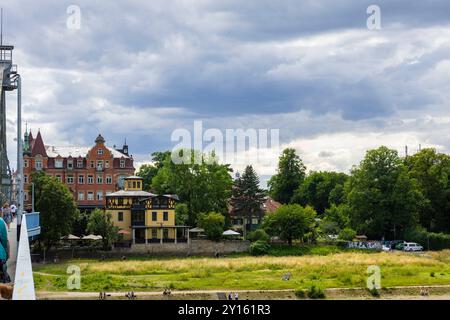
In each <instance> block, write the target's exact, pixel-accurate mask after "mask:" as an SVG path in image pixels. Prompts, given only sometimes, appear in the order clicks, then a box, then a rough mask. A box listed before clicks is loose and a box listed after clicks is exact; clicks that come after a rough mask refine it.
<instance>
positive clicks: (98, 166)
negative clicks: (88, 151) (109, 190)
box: [97, 160, 103, 171]
mask: <svg viewBox="0 0 450 320" xmlns="http://www.w3.org/2000/svg"><path fill="white" fill-rule="evenodd" d="M97 170H98V171H102V170H103V160H97Z"/></svg>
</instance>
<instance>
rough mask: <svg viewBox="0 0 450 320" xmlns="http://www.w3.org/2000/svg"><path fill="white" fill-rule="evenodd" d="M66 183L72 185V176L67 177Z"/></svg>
mask: <svg viewBox="0 0 450 320" xmlns="http://www.w3.org/2000/svg"><path fill="white" fill-rule="evenodd" d="M67 183H68V184H73V176H72V175H70V176H67Z"/></svg>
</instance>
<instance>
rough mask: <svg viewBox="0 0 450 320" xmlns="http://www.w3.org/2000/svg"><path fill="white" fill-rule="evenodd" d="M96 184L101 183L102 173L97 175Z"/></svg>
mask: <svg viewBox="0 0 450 320" xmlns="http://www.w3.org/2000/svg"><path fill="white" fill-rule="evenodd" d="M97 184H103V175H101V174H99V175H97Z"/></svg>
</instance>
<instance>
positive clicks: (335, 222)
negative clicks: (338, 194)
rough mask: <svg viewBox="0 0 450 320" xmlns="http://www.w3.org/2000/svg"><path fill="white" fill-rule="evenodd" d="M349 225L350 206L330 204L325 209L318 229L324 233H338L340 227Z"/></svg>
mask: <svg viewBox="0 0 450 320" xmlns="http://www.w3.org/2000/svg"><path fill="white" fill-rule="evenodd" d="M349 225H350V208H349V206H348V205H346V204H341V205H339V206H337V205H335V204H332V205H331V207H330V208H328V209H326V210H325V214H324V215H323V218H322V220H321V222H320V229H321V231H322V232H323V233H325V234H339V232H341V230H342V229H344V228H346V227H348V226H349Z"/></svg>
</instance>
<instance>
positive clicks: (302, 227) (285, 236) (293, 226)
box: [263, 204, 317, 245]
mask: <svg viewBox="0 0 450 320" xmlns="http://www.w3.org/2000/svg"><path fill="white" fill-rule="evenodd" d="M316 215H317V213H316V211H315V210H314V209H313V208H311V207H309V206H308V207H306V208H304V207H302V206H301V205H298V204H291V205H284V206H282V207H280V208H278V209H277V210H276V211H275V212H273V213H271V214H270V215H267V216H266V217H265V218H264V223H263V228H264V230H266V231H267V233H268V234H269V235H271V236H277V237H279V238H280V239H282V240H286V241H287V242H288V243H289V245H292V241H293V240H303V238H304V237H305V235H306V234H307V233H310V232H314V229H315V217H316Z"/></svg>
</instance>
